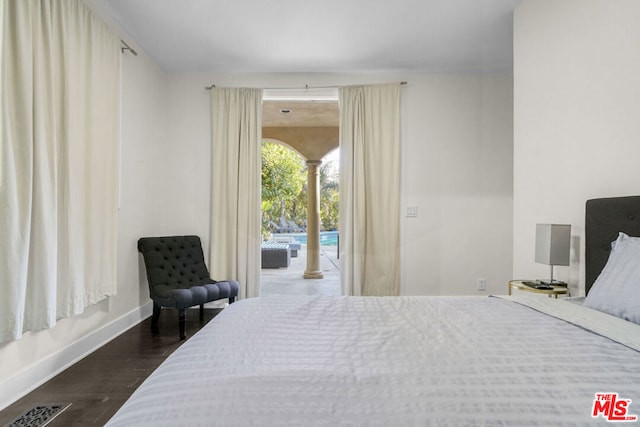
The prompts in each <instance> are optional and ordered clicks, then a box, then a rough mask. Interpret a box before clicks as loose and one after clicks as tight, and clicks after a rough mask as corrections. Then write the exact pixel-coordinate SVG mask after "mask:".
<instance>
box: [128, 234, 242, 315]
mask: <svg viewBox="0 0 640 427" xmlns="http://www.w3.org/2000/svg"><path fill="white" fill-rule="evenodd" d="M138 250H139V251H140V252H141V253H142V255H143V257H144V263H145V267H146V271H147V280H148V282H149V295H150V297H151V299H152V300H153V301H154V304H157V305H158V306H161V307H173V308H177V309H178V310H182V309H186V308H189V307H192V306H194V305H202V304H205V303H208V302H211V301H215V300H218V299H222V298H228V299H229V302H233V301H234V300H235V298H236V297H237V296H238V290H239V286H238V282H236V281H235V280H225V281H216V280H213V279H212V278H211V276H210V275H209V270H208V269H207V266H206V264H205V262H204V254H203V252H202V243H201V242H200V238H199V237H198V236H165V237H143V238H141V239H139V240H138Z"/></svg>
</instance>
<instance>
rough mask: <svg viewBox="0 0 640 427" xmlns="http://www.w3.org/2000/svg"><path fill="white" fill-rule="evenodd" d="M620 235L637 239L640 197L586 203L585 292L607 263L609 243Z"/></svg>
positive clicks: (639, 224)
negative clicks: (620, 233)
mask: <svg viewBox="0 0 640 427" xmlns="http://www.w3.org/2000/svg"><path fill="white" fill-rule="evenodd" d="M620 231H622V232H624V233H626V234H628V235H630V236H636V237H640V196H629V197H611V198H604V199H592V200H587V205H586V216H585V290H586V293H589V290H590V289H591V286H592V285H593V282H595V280H596V279H597V278H598V275H599V274H600V272H601V271H602V269H603V268H604V266H605V264H606V263H607V260H608V259H609V252H610V251H611V242H613V241H614V240H615V239H616V238H617V237H618V233H619V232H620Z"/></svg>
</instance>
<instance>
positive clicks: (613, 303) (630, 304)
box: [584, 233, 640, 324]
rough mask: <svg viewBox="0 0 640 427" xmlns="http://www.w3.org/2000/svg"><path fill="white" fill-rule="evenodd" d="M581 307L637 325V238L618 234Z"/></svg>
mask: <svg viewBox="0 0 640 427" xmlns="http://www.w3.org/2000/svg"><path fill="white" fill-rule="evenodd" d="M584 306H585V307H590V308H593V309H596V310H599V311H603V312H605V313H608V314H611V315H614V316H617V317H620V318H622V319H625V320H629V321H631V322H633V323H637V324H640V238H638V237H629V236H627V235H626V234H624V233H620V234H619V235H618V238H617V239H616V241H615V242H613V243H612V244H611V254H609V259H608V260H607V264H606V265H605V266H604V268H603V269H602V272H601V273H600V275H599V276H598V278H597V279H596V281H595V283H594V284H593V286H592V287H591V290H590V291H589V295H587V297H586V299H585V301H584Z"/></svg>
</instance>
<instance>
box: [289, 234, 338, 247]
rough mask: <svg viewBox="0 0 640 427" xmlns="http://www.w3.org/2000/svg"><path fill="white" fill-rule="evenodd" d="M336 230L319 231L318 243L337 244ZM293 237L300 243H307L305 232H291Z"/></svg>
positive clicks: (324, 244)
mask: <svg viewBox="0 0 640 427" xmlns="http://www.w3.org/2000/svg"><path fill="white" fill-rule="evenodd" d="M338 234H339V233H338V232H337V231H321V232H320V245H323V246H338ZM292 236H293V238H294V239H296V241H298V242H300V243H307V235H306V234H292Z"/></svg>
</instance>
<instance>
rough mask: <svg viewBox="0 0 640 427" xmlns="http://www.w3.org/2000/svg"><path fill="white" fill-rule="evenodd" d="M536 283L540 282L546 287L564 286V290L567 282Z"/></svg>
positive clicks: (542, 281) (547, 281)
mask: <svg viewBox="0 0 640 427" xmlns="http://www.w3.org/2000/svg"><path fill="white" fill-rule="evenodd" d="M538 282H540V283H541V284H543V285H547V286H564V287H565V288H566V287H567V282H561V281H560V280H554V279H551V280H538Z"/></svg>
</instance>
